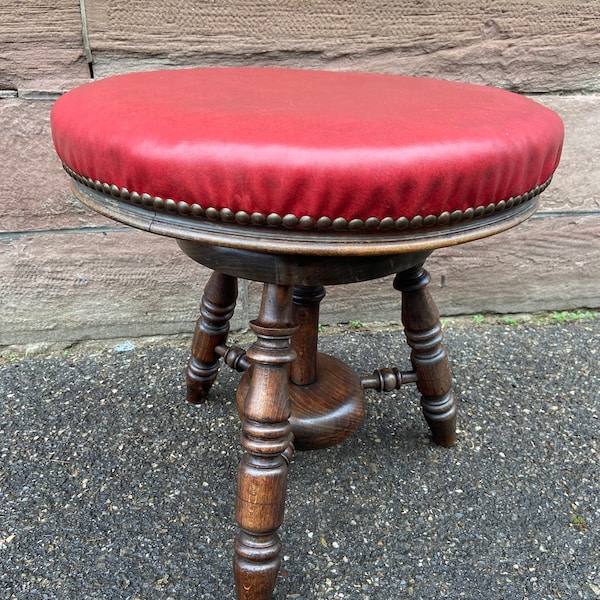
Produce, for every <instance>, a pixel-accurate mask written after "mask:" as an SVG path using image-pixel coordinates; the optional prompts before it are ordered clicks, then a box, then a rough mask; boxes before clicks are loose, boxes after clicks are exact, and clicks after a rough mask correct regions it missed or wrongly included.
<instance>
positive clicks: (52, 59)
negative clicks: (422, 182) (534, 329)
mask: <svg viewBox="0 0 600 600" xmlns="http://www.w3.org/2000/svg"><path fill="white" fill-rule="evenodd" d="M206 65H279V66H301V67H309V68H325V69H346V70H347V69H353V70H368V71H378V72H388V73H403V74H414V75H426V76H434V77H442V78H449V79H457V80H463V81H470V82H474V83H485V84H491V85H496V86H499V87H504V88H506V89H511V90H514V91H517V92H520V93H523V94H527V95H531V96H533V97H535V99H537V100H538V101H540V102H542V103H543V104H546V105H547V106H549V107H551V108H553V109H554V110H556V111H557V112H558V113H559V114H560V115H561V116H562V117H563V119H564V121H565V125H566V143H565V149H564V157H563V161H562V164H561V166H560V168H559V170H558V172H557V173H556V176H555V179H554V182H553V184H552V186H551V187H550V189H549V190H548V191H547V192H546V193H545V194H544V195H543V196H542V206H541V210H540V212H539V214H538V216H537V217H536V218H534V219H532V220H531V221H529V222H528V223H527V224H525V225H523V226H522V227H519V228H517V229H516V230H514V231H511V232H508V233H506V234H502V235H499V236H495V237H494V238H491V239H488V240H482V241H480V242H475V243H472V244H468V245H466V246H462V247H456V248H451V249H447V250H441V251H438V252H436V253H435V254H434V256H433V257H432V258H431V259H430V261H429V263H428V265H429V270H430V272H431V274H432V279H433V285H432V288H433V292H434V294H435V296H436V298H437V300H438V302H439V305H440V308H441V310H442V312H443V313H444V314H447V315H450V314H460V313H482V312H486V311H491V312H529V311H541V310H557V309H570V308H582V307H591V308H597V307H599V306H600V3H597V2H590V1H586V0H562V1H560V2H559V1H557V0H546V1H544V2H528V1H524V0H500V1H498V0H487V1H481V0H478V1H477V2H475V1H474V0H467V1H464V0H461V1H458V0H437V1H435V0H431V1H422V0H412V1H408V2H400V1H393V2H385V3H381V2H372V1H369V0H367V1H365V0H349V1H347V2H333V1H331V0H308V1H306V2H275V1H270V0H254V1H252V2H250V1H249V0H242V1H241V2H229V1H225V0H215V1H212V2H195V1H192V0H144V1H142V0H85V2H81V3H80V2H79V1H78V0H54V1H53V2H52V3H50V5H49V4H48V2H42V0H30V1H29V2H21V1H19V0H4V1H3V3H2V5H0V152H1V156H2V160H1V161H0V202H1V206H2V210H1V211H0V301H1V303H2V307H3V310H2V311H1V312H0V346H11V345H28V344H38V345H39V344H42V345H44V344H68V343H70V342H72V341H78V340H82V339H104V338H120V337H136V336H146V335H155V334H167V333H178V332H187V331H191V329H192V323H193V321H194V320H195V318H196V313H197V303H198V301H199V299H200V295H201V290H202V286H203V283H204V282H205V280H206V278H207V273H206V271H205V270H204V269H203V268H201V267H199V266H198V265H196V264H195V263H192V262H191V261H190V260H189V259H187V258H186V257H185V256H183V255H182V254H181V253H180V252H179V251H178V249H177V247H176V245H175V243H174V242H173V241H172V240H168V239H163V238H158V237H154V236H149V235H147V234H143V233H139V232H136V231H132V230H130V229H127V228H125V227H121V226H118V225H116V224H114V223H112V222H109V221H107V220H105V219H103V218H101V217H99V216H97V215H95V214H92V213H90V212H89V211H87V210H86V209H83V208H82V207H81V206H79V205H78V204H77V202H76V201H75V200H74V198H73V197H72V195H71V194H70V192H69V187H68V178H67V176H66V175H65V174H64V173H62V170H61V168H60V164H59V161H58V159H57V158H56V157H55V155H54V152H53V149H52V143H51V139H50V130H49V111H50V107H51V105H52V101H53V100H54V98H56V97H57V96H58V95H59V94H60V93H61V92H63V91H65V90H68V89H70V88H72V87H74V86H76V85H79V84H81V83H83V82H85V81H89V80H90V78H91V76H92V74H93V76H94V77H105V76H108V75H112V74H115V73H121V72H126V71H131V70H146V69H151V68H174V67H181V66H206ZM367 289H368V294H367V293H366V292H367ZM257 292H258V288H257V286H255V285H251V286H250V293H249V302H248V304H249V305H245V303H243V304H244V306H242V307H240V308H241V309H242V311H241V312H242V313H248V312H250V313H252V312H253V311H254V310H255V304H256V298H257ZM364 298H369V302H365V301H364ZM350 319H358V320H362V321H384V322H392V321H396V322H397V321H398V319H399V310H398V297H397V293H396V292H394V291H393V290H392V289H391V286H390V282H389V281H388V280H384V281H381V282H376V283H369V284H367V286H366V287H363V288H361V285H355V286H341V287H338V288H331V289H330V290H329V294H328V298H327V299H326V300H325V303H324V306H323V313H322V320H323V322H326V323H335V322H340V321H348V320H350ZM242 322H243V320H242V318H240V317H238V318H237V320H236V323H235V324H236V325H237V326H239V325H241V323H242Z"/></svg>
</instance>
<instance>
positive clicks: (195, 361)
mask: <svg viewBox="0 0 600 600" xmlns="http://www.w3.org/2000/svg"><path fill="white" fill-rule="evenodd" d="M237 293H238V286H237V279H236V278H235V277H231V276H230V275H224V274H223V273H219V272H218V271H214V272H213V274H212V275H211V277H210V279H209V280H208V283H207V284H206V287H205V288H204V295H203V296H202V302H201V303H200V318H199V319H198V322H197V323H196V330H195V333H194V340H193V342H192V354H191V356H190V359H189V361H188V366H187V371H186V380H187V401H188V402H190V403H191V404H199V403H201V402H205V401H206V398H207V396H208V392H209V390H210V388H211V387H212V384H213V383H214V381H215V379H216V377H217V372H218V370H219V358H220V355H219V353H218V352H217V351H216V348H217V346H219V345H221V344H225V342H226V341H227V334H228V333H229V320H230V319H231V317H232V316H233V311H234V309H235V301H236V299H237Z"/></svg>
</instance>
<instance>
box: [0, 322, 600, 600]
mask: <svg viewBox="0 0 600 600" xmlns="http://www.w3.org/2000/svg"><path fill="white" fill-rule="evenodd" d="M445 334H446V343H447V347H448V350H449V352H450V355H451V360H452V366H453V372H454V376H455V381H456V386H455V387H456V392H457V396H458V397H459V402H460V404H459V407H460V422H459V443H458V444H457V446H455V447H454V448H452V449H443V448H438V447H436V446H434V445H433V444H432V443H431V442H430V441H429V437H428V432H427V428H426V425H425V423H424V421H423V420H422V417H421V415H420V412H419V408H418V398H417V394H416V390H415V389H414V388H413V387H408V388H406V389H403V390H400V391H399V392H395V393H391V394H387V395H383V394H376V393H371V392H370V393H369V394H368V399H367V403H368V406H367V417H366V419H365V421H364V423H363V425H362V427H361V428H360V430H359V431H358V433H357V434H356V435H355V436H354V437H353V438H351V439H350V440H348V441H346V442H345V443H343V444H342V445H340V446H338V447H336V448H332V449H329V450H324V451H319V452H313V453H304V454H299V455H297V456H296V459H295V462H294V464H293V465H292V469H291V471H290V478H289V486H288V499H287V512H286V523H285V524H284V526H283V528H282V532H281V533H282V539H283V543H284V562H283V567H282V571H281V574H280V577H279V580H278V585H277V591H276V595H275V598H277V599H284V598H302V599H312V598H318V599H334V598H336V599H337V598H344V599H356V600H359V599H360V600H366V599H371V600H378V599H383V600H387V599H396V598H416V599H430V598H450V599H452V598H456V599H458V598H468V599H470V600H476V599H480V598H481V599H511V600H512V599H519V600H525V599H529V600H533V599H536V600H546V599H548V600H549V599H555V598H562V599H569V600H570V599H576V598H591V599H594V598H600V498H599V493H598V492H599V490H598V480H599V475H600V465H599V462H600V461H599V459H600V457H599V452H600V442H599V431H598V430H599V425H600V420H599V415H600V368H599V360H600V350H599V347H600V342H599V340H600V319H595V320H593V319H592V320H584V321H580V322H571V323H562V324H561V323H558V324H547V323H546V324H543V325H540V324H533V323H531V324H520V325H517V326H514V325H508V324H499V323H492V324H486V323H485V322H484V323H483V324H475V323H474V322H472V321H470V322H466V321H465V322H462V323H461V322H457V323H453V322H450V323H449V324H448V325H446V327H445ZM321 347H322V349H323V350H325V351H329V352H331V353H334V354H336V355H337V356H340V357H341V358H344V359H346V360H348V361H349V362H350V363H351V364H353V365H354V366H356V367H357V368H358V369H359V370H360V371H361V372H366V373H368V372H371V371H372V370H373V369H374V368H377V367H381V366H389V365H390V363H393V362H394V359H393V358H389V357H390V356H391V357H395V356H398V357H399V359H398V363H399V366H401V367H402V368H406V367H407V364H408V359H407V357H408V353H407V350H406V346H405V345H404V343H403V336H402V334H401V333H399V332H396V331H385V332H377V333H374V332H347V333H339V334H337V333H336V334H335V335H327V336H324V337H323V340H322V344H321ZM121 349H123V348H121ZM186 357H187V348H186V347H184V345H182V344H175V345H173V344H171V345H156V346H153V347H143V348H138V349H133V350H130V351H126V352H123V351H122V352H117V351H115V350H114V349H113V350H104V351H98V352H95V353H90V352H87V353H80V352H75V353H73V354H71V355H69V356H62V355H60V356H49V357H38V358H31V359H21V360H13V361H12V362H8V361H5V362H4V364H2V365H0V373H1V379H0V401H1V403H2V404H1V415H0V455H1V458H2V469H1V472H0V597H1V598H3V599H4V598H7V599H8V598H11V599H12V598H15V599H16V598H18V599H27V600H29V599H38V598H39V599H41V598H51V599H54V598H57V599H61V600H62V599H78V600H79V599H87V598H91V599H96V598H109V599H124V600H125V599H136V598H139V599H141V600H146V599H154V598H156V599H167V600H168V599H171V598H173V599H177V600H179V599H191V598H194V599H198V598H207V599H208V598H210V599H213V598H231V597H233V585H232V575H231V572H230V560H231V543H232V539H233V537H234V535H235V532H236V527H235V524H234V520H233V505H234V494H235V471H236V466H237V462H238V458H239V454H240V452H239V447H238V436H239V424H238V420H237V417H236V415H235V409H234V388H235V381H236V379H237V377H238V376H237V375H236V374H233V373H231V372H230V371H229V370H228V369H223V371H222V373H221V375H220V379H219V380H218V383H217V385H216V386H215V388H214V395H213V402H211V403H210V404H208V405H205V406H202V407H190V406H187V405H186V404H185V403H184V402H183V396H184V389H183V385H182V383H183V378H182V368H183V365H184V363H185V360H186Z"/></svg>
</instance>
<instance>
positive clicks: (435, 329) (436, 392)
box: [394, 266, 456, 446]
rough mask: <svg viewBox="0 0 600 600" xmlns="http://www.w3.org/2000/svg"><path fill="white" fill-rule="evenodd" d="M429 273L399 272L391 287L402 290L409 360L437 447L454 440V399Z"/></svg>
mask: <svg viewBox="0 0 600 600" xmlns="http://www.w3.org/2000/svg"><path fill="white" fill-rule="evenodd" d="M428 283H429V274H428V273H427V271H426V270H425V269H424V268H423V267H422V266H420V267H415V268H412V269H409V270H408V271H405V272H403V273H399V274H398V275H397V276H396V278H395V280H394V287H395V288H396V289H397V290H400V291H401V292H402V322H403V324H404V331H405V333H406V339H407V341H408V344H409V346H410V347H411V348H412V352H411V362H412V364H413V368H414V370H415V372H416V374H417V378H418V380H417V387H418V388H419V391H420V392H421V394H422V396H421V406H422V407H423V415H424V417H425V420H426V421H427V423H428V424H429V427H430V429H431V433H432V436H433V441H434V442H435V443H436V444H439V445H440V446H452V445H454V444H455V442H456V401H455V399H454V393H453V392H452V376H451V374H450V366H449V364H448V355H447V354H446V350H445V349H444V346H443V344H442V341H443V335H442V326H441V324H440V315H439V312H438V309H437V307H436V305H435V303H434V301H433V299H432V298H431V295H430V293H429V290H428V289H427V284H428Z"/></svg>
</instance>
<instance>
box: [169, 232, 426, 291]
mask: <svg viewBox="0 0 600 600" xmlns="http://www.w3.org/2000/svg"><path fill="white" fill-rule="evenodd" d="M290 233H292V236H293V232H290ZM177 243H178V245H179V247H180V248H181V249H182V250H183V251H184V252H185V253H186V254H187V255H188V256H189V257H190V258H191V259H192V260H195V261H196V262H198V263H200V264H202V265H204V266H206V267H209V268H210V269H216V270H218V271H221V272H223V273H228V274H229V275H233V276H234V277H240V278H242V279H251V280H253V281H264V282H269V283H279V284H282V285H294V286H301V287H312V288H317V287H320V286H323V285H337V284H341V283H355V282H357V281H365V280H368V279H377V278H380V277H385V276H386V275H391V274H393V273H397V272H398V271H404V270H406V269H409V268H410V267H413V266H415V265H419V264H422V263H423V262H424V261H425V259H426V258H427V257H428V256H429V255H430V254H431V251H429V250H424V251H415V252H408V253H406V252H403V253H400V254H391V255H385V256H369V255H366V256H340V255H337V254H332V255H330V256H328V255H324V256H313V255H310V254H309V255H304V254H301V253H299V254H292V255H290V254H283V253H267V252H257V251H254V250H245V249H239V248H229V247H224V246H218V245H209V244H203V243H200V242H194V241H189V240H177ZM286 243H287V242H284V241H282V244H286Z"/></svg>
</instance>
